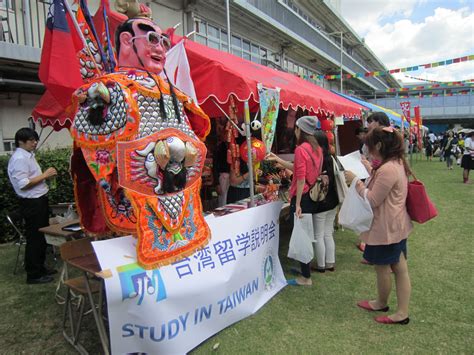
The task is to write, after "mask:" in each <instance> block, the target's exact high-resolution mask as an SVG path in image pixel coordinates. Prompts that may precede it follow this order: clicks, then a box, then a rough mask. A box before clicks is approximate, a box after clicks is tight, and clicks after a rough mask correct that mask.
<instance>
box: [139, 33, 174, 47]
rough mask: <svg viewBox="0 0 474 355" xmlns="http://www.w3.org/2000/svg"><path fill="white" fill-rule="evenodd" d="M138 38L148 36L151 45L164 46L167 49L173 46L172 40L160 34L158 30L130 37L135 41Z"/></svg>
mask: <svg viewBox="0 0 474 355" xmlns="http://www.w3.org/2000/svg"><path fill="white" fill-rule="evenodd" d="M137 38H146V40H147V42H148V44H149V45H151V46H158V45H160V46H163V47H164V48H165V49H169V48H170V47H171V41H170V39H169V38H168V37H167V36H163V35H162V34H159V33H158V32H153V31H150V32H147V34H146V35H138V36H135V37H132V38H130V41H133V40H134V39H137Z"/></svg>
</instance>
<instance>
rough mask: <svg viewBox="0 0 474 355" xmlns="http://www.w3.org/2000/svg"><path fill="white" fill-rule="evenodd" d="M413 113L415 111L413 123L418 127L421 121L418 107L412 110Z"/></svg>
mask: <svg viewBox="0 0 474 355" xmlns="http://www.w3.org/2000/svg"><path fill="white" fill-rule="evenodd" d="M413 111H415V122H416V124H417V125H418V127H420V126H421V125H422V119H421V114H420V106H415V107H414V108H413Z"/></svg>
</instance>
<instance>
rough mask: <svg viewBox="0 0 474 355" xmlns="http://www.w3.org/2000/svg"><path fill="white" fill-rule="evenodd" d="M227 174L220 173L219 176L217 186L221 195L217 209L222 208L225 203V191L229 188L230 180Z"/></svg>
mask: <svg viewBox="0 0 474 355" xmlns="http://www.w3.org/2000/svg"><path fill="white" fill-rule="evenodd" d="M229 176H230V175H229V173H220V174H219V185H220V186H221V194H220V195H219V198H218V203H219V206H218V207H222V206H224V205H225V204H226V203H227V191H228V190H229V186H230V178H229Z"/></svg>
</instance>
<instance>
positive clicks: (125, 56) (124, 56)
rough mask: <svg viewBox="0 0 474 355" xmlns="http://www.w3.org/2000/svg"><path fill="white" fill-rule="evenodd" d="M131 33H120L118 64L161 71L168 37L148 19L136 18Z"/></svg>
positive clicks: (150, 70)
mask: <svg viewBox="0 0 474 355" xmlns="http://www.w3.org/2000/svg"><path fill="white" fill-rule="evenodd" d="M132 28H133V32H134V34H133V35H132V34H131V33H129V32H124V33H122V34H121V35H120V42H121V50H120V58H119V65H120V66H126V67H135V68H140V69H145V70H147V71H149V72H150V73H155V74H157V73H161V72H162V71H163V67H164V65H165V60H166V51H167V49H168V48H169V45H170V43H169V39H168V38H167V37H166V36H164V35H163V34H162V32H161V29H160V28H159V27H158V26H157V25H156V24H154V23H153V22H152V21H150V20H148V19H137V20H135V21H133V24H132Z"/></svg>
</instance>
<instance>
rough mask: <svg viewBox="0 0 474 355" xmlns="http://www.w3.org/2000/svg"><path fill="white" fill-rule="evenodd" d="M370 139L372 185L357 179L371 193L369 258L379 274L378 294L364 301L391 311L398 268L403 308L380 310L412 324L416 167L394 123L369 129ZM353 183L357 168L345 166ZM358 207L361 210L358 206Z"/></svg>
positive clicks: (389, 320)
mask: <svg viewBox="0 0 474 355" xmlns="http://www.w3.org/2000/svg"><path fill="white" fill-rule="evenodd" d="M366 144H367V147H368V149H369V154H370V156H371V158H372V159H371V161H372V168H373V169H372V171H371V176H370V178H369V180H368V183H367V186H366V185H364V183H362V182H361V181H360V180H359V181H357V182H356V184H357V185H356V189H357V192H358V193H359V194H360V195H361V196H365V195H366V196H367V199H368V200H369V202H370V205H371V207H372V210H373V214H374V218H373V221H372V226H371V228H370V230H369V231H367V232H364V233H362V234H361V240H362V241H363V242H365V243H366V247H365V251H364V259H366V260H367V261H368V262H370V263H371V264H374V267H375V272H376V275H377V297H376V298H375V299H373V300H370V301H369V300H364V301H360V302H358V304H357V305H358V306H359V307H360V308H363V309H365V310H367V311H371V312H388V310H389V306H388V300H389V296H390V291H391V287H392V275H391V273H392V272H393V273H394V274H395V284H396V293H397V309H396V312H395V313H393V314H391V315H390V316H378V317H376V318H375V321H376V322H378V323H382V324H408V322H409V320H410V319H409V318H408V304H409V301H410V294H411V283H410V277H409V275H408V266H407V238H408V235H409V234H410V232H411V230H412V228H413V226H412V223H411V220H410V217H409V215H408V212H407V209H406V198H407V193H408V175H409V174H410V169H409V167H408V164H407V163H406V161H405V158H404V144H403V138H402V136H401V135H400V133H398V132H397V131H395V130H394V129H393V128H392V127H383V128H382V127H377V128H374V129H372V130H371V131H369V133H368V134H367V136H366ZM345 176H346V182H347V183H348V184H351V183H352V181H353V180H354V179H355V178H356V176H355V175H354V173H352V172H350V171H346V172H345ZM354 212H356V211H354Z"/></svg>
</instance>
